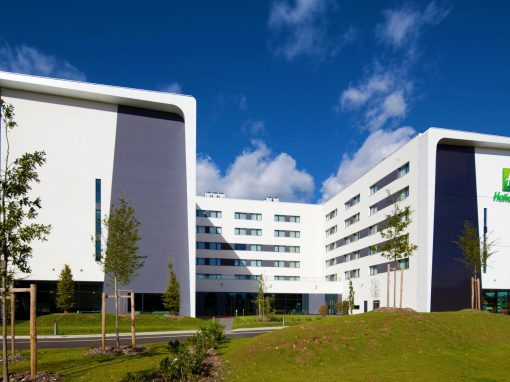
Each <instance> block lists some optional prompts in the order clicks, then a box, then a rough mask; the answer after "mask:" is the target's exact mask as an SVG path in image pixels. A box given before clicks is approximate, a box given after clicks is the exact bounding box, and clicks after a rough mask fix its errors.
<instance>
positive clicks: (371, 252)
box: [368, 245, 379, 255]
mask: <svg viewBox="0 0 510 382" xmlns="http://www.w3.org/2000/svg"><path fill="white" fill-rule="evenodd" d="M378 252H379V249H378V247H377V245H371V246H370V247H368V254H369V255H375V254H376V253H378Z"/></svg>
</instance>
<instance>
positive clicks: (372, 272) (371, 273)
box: [370, 265, 377, 276]
mask: <svg viewBox="0 0 510 382" xmlns="http://www.w3.org/2000/svg"><path fill="white" fill-rule="evenodd" d="M376 274H377V265H372V266H371V267H370V275H371V276H373V275H376Z"/></svg>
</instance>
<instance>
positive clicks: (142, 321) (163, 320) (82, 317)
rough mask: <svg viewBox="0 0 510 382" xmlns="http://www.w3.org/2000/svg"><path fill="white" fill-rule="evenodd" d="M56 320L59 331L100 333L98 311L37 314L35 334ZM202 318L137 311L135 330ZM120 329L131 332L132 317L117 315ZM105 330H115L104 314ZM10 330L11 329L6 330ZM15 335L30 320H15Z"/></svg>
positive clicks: (186, 325)
mask: <svg viewBox="0 0 510 382" xmlns="http://www.w3.org/2000/svg"><path fill="white" fill-rule="evenodd" d="M55 321H57V322H58V334H101V314H100V313H67V314H60V313H59V314H48V315H45V316H39V317H37V333H38V334H40V335H45V334H53V323H54V322H55ZM204 323H205V321H204V320H200V319H198V318H191V317H184V318H182V319H179V320H177V319H172V318H169V317H165V316H162V315H153V314H139V315H137V316H136V330H137V332H155V331H169V330H191V329H198V328H199V327H200V326H202V325H204ZM119 326H120V331H121V332H127V333H129V332H130V331H131V319H130V317H129V316H123V315H122V316H119ZM106 330H107V332H108V333H114V331H115V316H114V315H113V314H108V315H107V316H106ZM8 333H10V329H9V331H8ZM16 334H18V335H28V334H29V321H28V320H27V321H18V322H17V323H16Z"/></svg>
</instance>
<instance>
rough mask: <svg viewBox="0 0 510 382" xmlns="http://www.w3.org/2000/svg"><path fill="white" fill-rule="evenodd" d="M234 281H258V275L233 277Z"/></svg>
mask: <svg viewBox="0 0 510 382" xmlns="http://www.w3.org/2000/svg"><path fill="white" fill-rule="evenodd" d="M234 279H236V280H260V275H234Z"/></svg>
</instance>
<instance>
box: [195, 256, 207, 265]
mask: <svg viewBox="0 0 510 382" xmlns="http://www.w3.org/2000/svg"><path fill="white" fill-rule="evenodd" d="M197 265H205V259H204V258H203V257H197Z"/></svg>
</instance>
